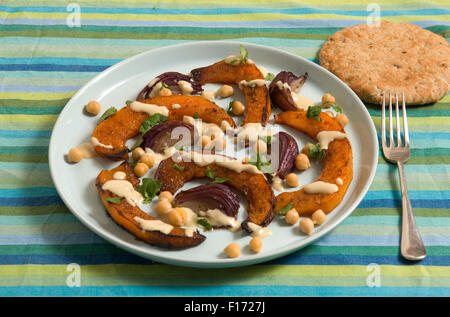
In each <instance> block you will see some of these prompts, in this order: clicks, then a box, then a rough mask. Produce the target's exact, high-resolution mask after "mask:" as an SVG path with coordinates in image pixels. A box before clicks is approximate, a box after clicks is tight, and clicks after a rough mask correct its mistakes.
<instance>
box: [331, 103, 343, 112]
mask: <svg viewBox="0 0 450 317" xmlns="http://www.w3.org/2000/svg"><path fill="white" fill-rule="evenodd" d="M332 107H333V109H334V111H336V112H337V113H342V109H341V107H339V106H338V105H337V104H333V105H332Z"/></svg>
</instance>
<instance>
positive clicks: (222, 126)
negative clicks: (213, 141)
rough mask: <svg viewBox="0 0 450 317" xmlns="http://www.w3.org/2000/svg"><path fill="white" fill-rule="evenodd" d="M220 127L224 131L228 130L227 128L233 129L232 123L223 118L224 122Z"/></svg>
mask: <svg viewBox="0 0 450 317" xmlns="http://www.w3.org/2000/svg"><path fill="white" fill-rule="evenodd" d="M220 128H221V129H222V131H226V130H227V129H233V128H232V127H231V125H230V124H229V123H228V122H227V121H225V120H222V122H221V123H220ZM233 130H234V129H233Z"/></svg>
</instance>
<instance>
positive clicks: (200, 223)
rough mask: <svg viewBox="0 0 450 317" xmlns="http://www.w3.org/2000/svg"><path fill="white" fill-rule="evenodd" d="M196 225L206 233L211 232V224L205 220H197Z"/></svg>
mask: <svg viewBox="0 0 450 317" xmlns="http://www.w3.org/2000/svg"><path fill="white" fill-rule="evenodd" d="M197 224H199V225H201V226H202V227H203V228H205V230H207V231H211V230H212V226H211V224H210V223H209V222H208V220H206V219H205V218H200V219H198V220H197Z"/></svg>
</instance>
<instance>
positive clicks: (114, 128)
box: [91, 95, 236, 161]
mask: <svg viewBox="0 0 450 317" xmlns="http://www.w3.org/2000/svg"><path fill="white" fill-rule="evenodd" d="M142 102H143V103H149V104H155V105H158V106H165V107H167V109H168V110H169V118H168V120H171V121H181V120H183V117H184V116H191V117H193V116H197V115H198V116H199V118H201V119H202V120H203V121H205V122H209V123H215V124H217V125H218V126H221V124H222V121H226V122H227V123H228V124H229V125H230V126H231V127H233V128H234V127H236V124H235V123H234V121H233V119H232V118H231V117H230V116H229V115H228V113H227V112H226V111H225V110H224V109H223V108H221V107H219V106H218V105H216V104H215V103H214V102H211V101H209V100H208V99H205V98H203V97H200V96H184V95H172V96H167V97H155V98H151V99H147V100H143V101H142ZM173 104H179V105H180V107H179V108H173V107H172V105H173ZM146 118H148V114H147V113H144V112H136V111H133V110H131V108H130V106H126V107H124V108H122V109H120V110H119V111H117V112H116V113H115V114H113V115H112V116H110V117H108V118H107V119H106V120H104V121H103V122H101V123H100V124H99V125H97V126H96V127H95V129H94V132H93V133H92V135H91V137H94V138H96V139H97V140H98V142H99V143H101V144H103V145H104V146H101V145H100V146H95V151H96V152H97V154H98V155H99V156H101V157H104V158H107V159H110V160H114V161H121V160H126V159H127V158H128V152H129V149H128V147H127V146H126V145H125V143H126V142H127V140H129V139H131V138H134V137H136V136H137V135H138V134H139V127H140V126H141V124H142V122H143V121H144V120H145V119H146Z"/></svg>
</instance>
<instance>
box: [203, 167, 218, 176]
mask: <svg viewBox="0 0 450 317" xmlns="http://www.w3.org/2000/svg"><path fill="white" fill-rule="evenodd" d="M205 175H206V176H207V177H209V178H211V179H214V178H216V173H215V172H211V169H210V168H209V166H208V167H207V168H206V172H205Z"/></svg>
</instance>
